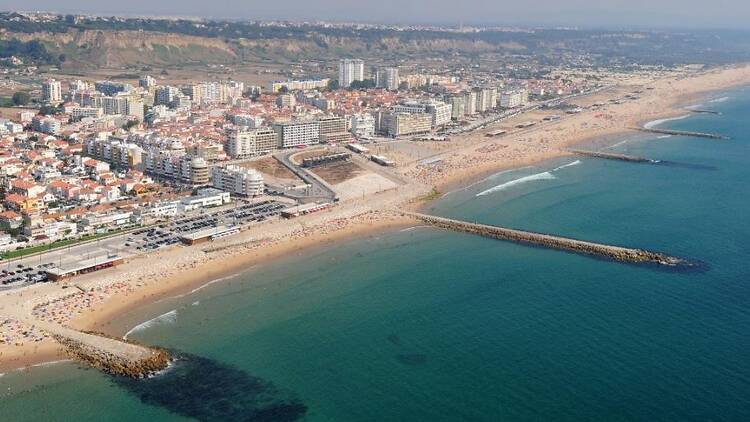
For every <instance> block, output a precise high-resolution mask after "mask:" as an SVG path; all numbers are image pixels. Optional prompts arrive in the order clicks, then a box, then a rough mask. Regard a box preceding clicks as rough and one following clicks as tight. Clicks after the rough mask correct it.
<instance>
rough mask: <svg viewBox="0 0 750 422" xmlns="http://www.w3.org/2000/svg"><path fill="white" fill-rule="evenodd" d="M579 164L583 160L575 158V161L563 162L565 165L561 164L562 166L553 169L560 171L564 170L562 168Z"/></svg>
mask: <svg viewBox="0 0 750 422" xmlns="http://www.w3.org/2000/svg"><path fill="white" fill-rule="evenodd" d="M579 164H581V160H575V161H573V162H572V163H568V164H563V165H561V166H560V167H557V168H556V169H554V170H552V171H558V170H562V169H564V168H568V167H573V166H577V165H579Z"/></svg>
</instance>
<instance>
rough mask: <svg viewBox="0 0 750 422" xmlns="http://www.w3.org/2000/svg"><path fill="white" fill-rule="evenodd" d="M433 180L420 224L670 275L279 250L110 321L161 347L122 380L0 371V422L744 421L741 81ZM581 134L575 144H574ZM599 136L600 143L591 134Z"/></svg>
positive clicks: (564, 264) (482, 249) (386, 237)
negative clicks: (647, 119) (484, 168)
mask: <svg viewBox="0 0 750 422" xmlns="http://www.w3.org/2000/svg"><path fill="white" fill-rule="evenodd" d="M714 98H715V99H718V100H720V101H715V102H711V103H709V102H707V103H706V104H704V107H705V108H711V109H713V110H717V111H720V112H721V114H720V115H709V114H691V115H689V116H688V117H686V118H684V119H680V120H671V121H666V122H661V123H660V127H666V128H672V129H681V130H691V131H704V132H718V133H721V134H725V135H728V136H730V137H731V139H730V140H710V139H698V138H685V137H678V136H671V137H656V136H644V135H642V134H640V135H632V136H627V137H622V138H620V139H619V140H617V141H611V140H610V141H608V146H606V150H607V151H610V152H619V153H624V154H630V155H637V156H643V157H647V158H650V159H654V160H660V161H661V162H660V163H658V164H633V163H626V162H617V161H605V160H600V159H593V158H583V157H578V158H571V157H567V158H562V159H558V160H554V161H550V162H546V163H543V164H540V165H537V166H533V167H526V168H523V169H518V170H513V171H504V172H499V173H497V174H495V175H491V176H489V177H487V178H485V179H484V180H482V181H480V182H478V183H475V184H473V185H471V186H470V187H467V188H464V189H459V190H456V191H453V192H449V193H446V194H445V195H444V196H443V198H441V199H440V200H438V201H436V202H435V203H433V204H432V205H431V206H430V208H429V209H428V210H427V211H428V212H430V213H435V214H437V215H442V216H448V217H455V218H460V219H464V220H468V221H477V222H482V223H488V224H497V225H502V226H507V227H513V228H519V229H526V230H533V231H538V232H548V233H554V234H558V235H563V236H570V237H575V238H580V239H586V240H592V241H597V242H603V243H609V244H615V245H622V246H630V247H639V248H646V249H651V250H656V251H662V252H665V253H668V254H670V255H674V256H679V257H684V258H687V259H691V260H695V261H698V262H701V263H703V265H702V267H701V271H692V272H673V271H665V270H660V269H658V268H654V267H643V266H636V265H628V264H622V263H616V262H611V261H606V260H602V259H594V258H591V257H585V256H580V255H576V254H572V253H567V252H560V251H553V250H547V249H542V248H534V247H527V246H522V245H517V244H512V243H507V242H502V241H497V240H492V239H485V238H480V237H476V236H472V235H468V234H461V233H453V232H446V231H441V230H437V229H434V228H429V227H423V226H415V227H413V228H408V229H404V230H400V231H394V232H388V233H382V234H379V235H372V236H369V237H366V238H363V239H357V240H351V241H348V242H345V243H339V244H335V245H331V246H327V247H325V248H322V249H317V250H312V251H307V252H304V253H302V254H295V255H293V256H289V257H285V258H284V259H281V260H277V261H275V262H272V263H269V264H265V265H261V266H257V267H254V268H252V269H251V270H249V271H248V272H246V273H240V274H237V275H235V276H233V277H230V278H227V279H225V280H221V281H220V282H216V283H213V284H210V285H207V286H206V287H205V288H202V289H200V290H197V291H195V292H194V293H192V294H189V295H186V296H182V297H177V298H173V299H170V300H167V301H163V302H160V303H158V304H154V305H149V306H146V307H144V308H142V309H138V310H135V311H133V312H132V313H131V314H130V315H125V316H124V317H123V318H124V319H125V320H139V321H145V320H148V321H147V322H145V323H142V324H140V325H138V326H137V327H135V328H134V329H133V330H131V332H130V333H129V337H130V338H133V339H136V340H138V341H141V342H145V343H148V344H155V345H161V346H164V347H168V348H170V349H172V350H174V351H175V353H176V354H177V355H178V356H180V360H178V361H177V362H176V363H175V364H174V365H173V366H172V367H171V368H169V369H168V370H166V371H165V372H164V373H163V374H160V375H158V376H156V377H153V378H151V379H148V380H141V381H133V380H123V379H116V378H112V377H109V376H107V375H104V374H101V373H99V372H97V371H95V370H92V369H87V368H85V367H82V366H81V365H78V364H75V363H71V362H63V363H56V364H51V365H45V366H41V367H35V368H31V369H29V370H24V371H18V372H11V373H8V374H5V375H4V376H2V377H0V420H3V421H39V420H50V421H52V420H76V421H99V420H108V421H120V420H122V421H141V420H143V421H146V420H148V421H171V420H190V419H198V420H256V421H294V420H304V421H500V420H508V421H540V420H556V421H601V420H607V421H674V420H681V421H689V420H694V421H704V420H715V421H721V420H726V421H738V420H748V419H750V359H748V350H750V331H749V329H750V270H749V269H748V268H749V266H748V262H749V261H750V247H748V245H749V243H748V239H750V221H749V220H748V218H747V216H748V212H750V183H748V182H749V181H750V135H748V132H749V131H750V121H748V119H747V116H748V115H749V113H750V90H749V89H736V90H731V91H727V92H722V93H717V94H715V96H714ZM591 147H594V146H593V145H592V146H591ZM596 147H598V148H605V147H603V146H602V145H601V144H597V145H596Z"/></svg>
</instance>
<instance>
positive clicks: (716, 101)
mask: <svg viewBox="0 0 750 422" xmlns="http://www.w3.org/2000/svg"><path fill="white" fill-rule="evenodd" d="M726 101H729V97H721V98H716V99H714V100H711V101H709V103H723V102H726Z"/></svg>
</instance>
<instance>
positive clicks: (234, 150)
mask: <svg viewBox="0 0 750 422" xmlns="http://www.w3.org/2000/svg"><path fill="white" fill-rule="evenodd" d="M276 148H278V135H277V134H276V131H275V130H273V129H272V128H268V127H266V128H258V129H250V128H247V127H239V128H233V129H230V130H228V131H227V138H226V143H225V144H224V150H225V151H226V153H227V154H228V155H229V156H230V157H232V158H248V157H253V156H256V155H263V154H268V153H269V152H271V151H273V150H275V149H276Z"/></svg>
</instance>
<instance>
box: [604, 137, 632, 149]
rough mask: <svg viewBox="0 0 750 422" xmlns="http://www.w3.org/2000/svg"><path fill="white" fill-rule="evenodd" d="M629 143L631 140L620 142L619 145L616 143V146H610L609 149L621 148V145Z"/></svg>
mask: <svg viewBox="0 0 750 422" xmlns="http://www.w3.org/2000/svg"><path fill="white" fill-rule="evenodd" d="M628 142H630V139H625V140H622V141H620V142H618V143H616V144H614V145H610V146H608V147H607V148H617V147H619V146H620V145H625V144H627V143H628Z"/></svg>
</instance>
